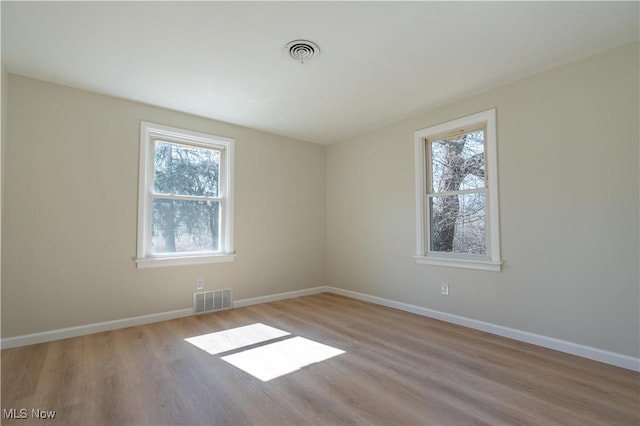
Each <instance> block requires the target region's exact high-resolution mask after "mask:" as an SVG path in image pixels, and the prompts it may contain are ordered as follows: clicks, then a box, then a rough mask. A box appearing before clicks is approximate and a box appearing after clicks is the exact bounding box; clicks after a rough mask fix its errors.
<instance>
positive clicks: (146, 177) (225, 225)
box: [135, 121, 235, 268]
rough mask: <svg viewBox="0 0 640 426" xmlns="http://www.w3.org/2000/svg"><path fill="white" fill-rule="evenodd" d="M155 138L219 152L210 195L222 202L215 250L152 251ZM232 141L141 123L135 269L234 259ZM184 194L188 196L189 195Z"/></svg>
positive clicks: (179, 196)
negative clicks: (214, 187)
mask: <svg viewBox="0 0 640 426" xmlns="http://www.w3.org/2000/svg"><path fill="white" fill-rule="evenodd" d="M157 140H161V141H165V142H169V143H175V144H181V145H187V146H193V147H198V148H207V149H215V150H218V151H220V170H219V179H220V181H219V188H218V195H217V197H212V198H216V200H219V201H220V203H221V207H220V224H221V225H220V236H219V238H220V239H219V243H218V247H219V250H218V251H200V252H188V253H155V254H154V253H152V252H151V237H152V224H153V200H154V199H155V198H156V195H155V194H154V188H153V185H154V172H155V168H154V154H155V149H154V147H155V143H156V141H157ZM234 144H235V141H234V140H233V139H231V138H226V137H222V136H215V135H210V134H205V133H199V132H194V131H191V130H185V129H179V128H176V127H170V126H165V125H161V124H156V123H151V122H147V121H141V122H140V159H139V161H140V166H139V176H138V241H137V257H136V259H135V262H136V266H137V267H138V268H147V267H157V266H173V265H189V264H199V263H213V262H231V261H233V259H234V256H235V253H234V249H233V164H234ZM173 195H175V194H173ZM170 197H171V194H170V195H169V197H167V195H166V194H163V195H159V196H158V198H162V199H167V198H170ZM181 197H182V196H181V195H177V196H176V198H181ZM185 197H186V198H189V196H185ZM209 198H211V197H209Z"/></svg>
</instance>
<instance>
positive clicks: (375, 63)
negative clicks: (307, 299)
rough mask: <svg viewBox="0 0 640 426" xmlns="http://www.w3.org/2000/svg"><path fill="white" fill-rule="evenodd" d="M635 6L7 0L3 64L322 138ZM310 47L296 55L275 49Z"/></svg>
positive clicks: (494, 74) (512, 62) (625, 37)
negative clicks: (312, 53)
mask: <svg viewBox="0 0 640 426" xmlns="http://www.w3.org/2000/svg"><path fill="white" fill-rule="evenodd" d="M638 6H639V3H638V2H637V1H632V2H158V3H156V2H96V3H93V2H8V1H2V4H1V7H2V10H1V12H2V61H3V63H4V64H5V67H6V69H7V70H8V71H9V72H13V73H17V74H22V75H26V76H30V77H34V78H38V79H42V80H47V81H52V82H56V83H61V84H65V85H69V86H73V87H78V88H82V89H87V90H91V91H94V92H98V93H104V94H108V95H113V96H118V97H122V98H126V99H131V100H136V101H140V102H145V103H149V104H153V105H158V106H163V107H167V108H171V109H175V110H179V111H185V112H189V113H193V114H197V115H201V116H205V117H210V118H214V119H218V120H223V121H227V122H231V123H236V124H240V125H243V126H248V127H252V128H256V129H260V130H264V131H268V132H273V133H277V134H281V135H286V136H290V137H294V138H298V139H303V140H308V141H312V142H317V143H324V144H328V143H333V142H336V141H340V140H343V139H346V138H349V137H351V136H354V135H357V134H360V133H363V132H366V131H368V130H372V129H374V128H376V127H379V126H381V125H384V124H386V123H389V122H393V121H396V120H399V119H402V118H405V117H408V116H411V115H414V114H417V113H419V112H421V111H425V110H428V109H430V108H434V107H435V106H437V105H442V104H444V103H447V102H451V101H454V100H456V99H460V98H461V97H464V96H468V95H471V94H474V93H478V92H481V91H483V90H487V89H489V88H492V87H496V86H498V85H500V84H502V83H505V82H508V81H513V80H516V79H518V78H522V77H524V76H527V75H531V74H534V73H537V72H540V71H542V70H545V69H548V68H551V67H554V66H557V65H560V64H564V63H568V62H571V61H574V60H577V59H580V58H583V57H587V56H590V55H592V54H595V53H598V52H600V51H603V50H606V49H609V48H613V47H616V46H618V45H622V44H624V43H628V42H631V41H634V40H638V34H639V24H638V22H639V17H638V16H639V8H638ZM299 38H303V39H309V40H312V41H314V42H315V43H317V44H318V45H319V46H320V49H321V54H320V56H318V57H317V58H316V59H315V60H313V61H312V62H309V63H305V64H300V63H296V62H294V61H293V60H292V59H290V58H289V57H288V56H287V54H286V53H285V49H284V46H285V45H286V44H287V43H288V42H289V41H291V40H294V39H299Z"/></svg>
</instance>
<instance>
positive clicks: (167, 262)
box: [134, 253, 235, 269]
mask: <svg viewBox="0 0 640 426" xmlns="http://www.w3.org/2000/svg"><path fill="white" fill-rule="evenodd" d="M234 257H235V254H234V253H231V254H212V255H204V256H171V257H145V258H138V259H134V261H135V262H136V267H137V268H138V269H141V268H156V267H162V266H181V265H196V264H202V263H218V262H233V258H234Z"/></svg>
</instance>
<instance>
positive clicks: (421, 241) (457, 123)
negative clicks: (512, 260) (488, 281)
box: [414, 108, 503, 272]
mask: <svg viewBox="0 0 640 426" xmlns="http://www.w3.org/2000/svg"><path fill="white" fill-rule="evenodd" d="M480 123H483V124H485V125H486V135H485V138H486V145H485V167H486V170H487V185H488V188H487V193H486V194H487V207H486V208H487V218H488V220H487V255H486V256H481V255H467V254H459V253H436V252H430V251H429V250H428V249H427V248H428V247H429V244H428V241H429V232H428V230H429V214H428V213H429V212H428V207H427V204H426V203H427V164H426V143H427V142H426V140H427V139H429V138H433V137H434V136H437V135H441V134H443V133H448V132H452V131H454V130H458V129H461V128H462V129H464V128H466V127H472V126H477V125H478V124H480ZM496 130H497V126H496V110H495V108H494V109H490V110H487V111H482V112H479V113H476V114H472V115H469V116H466V117H462V118H459V119H457V120H453V121H449V122H447V123H442V124H438V125H435V126H431V127H427V128H425V129H421V130H418V131H417V132H415V172H416V175H415V178H416V256H414V257H415V259H416V263H418V264H422V265H434V266H446V267H454V268H464V269H476V270H482V271H493V272H500V271H501V270H502V263H503V262H502V258H501V255H500V217H499V214H500V209H499V203H498V155H497V143H496V140H497V136H496Z"/></svg>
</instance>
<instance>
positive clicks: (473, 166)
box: [428, 129, 487, 255]
mask: <svg viewBox="0 0 640 426" xmlns="http://www.w3.org/2000/svg"><path fill="white" fill-rule="evenodd" d="M428 144H429V157H430V160H429V181H430V184H429V203H430V208H429V211H430V230H429V232H430V245H431V247H430V249H431V251H434V252H453V253H469V254H482V255H484V254H486V250H487V247H486V226H485V223H486V217H485V216H486V215H485V211H486V179H485V178H486V176H485V159H484V145H485V144H484V130H483V129H479V130H475V131H472V132H468V133H465V134H462V135H459V136H455V137H446V138H442V139H438V140H434V141H428Z"/></svg>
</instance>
